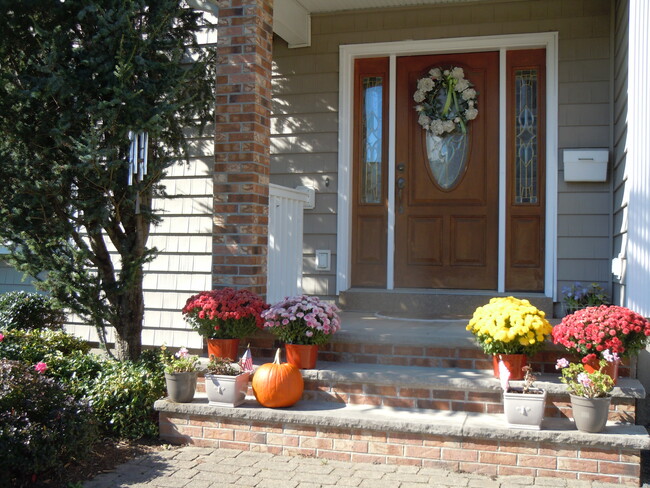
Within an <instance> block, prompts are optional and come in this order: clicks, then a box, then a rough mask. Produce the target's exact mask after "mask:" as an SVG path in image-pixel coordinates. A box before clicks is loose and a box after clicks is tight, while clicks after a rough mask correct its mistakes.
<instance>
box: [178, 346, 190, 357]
mask: <svg viewBox="0 0 650 488" xmlns="http://www.w3.org/2000/svg"><path fill="white" fill-rule="evenodd" d="M189 355H190V352H189V351H188V350H187V348H186V347H181V348H180V349H179V350H178V352H177V353H176V354H174V356H176V357H177V358H179V359H180V358H186V357H187V356H189Z"/></svg>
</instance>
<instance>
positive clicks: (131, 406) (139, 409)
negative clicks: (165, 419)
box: [86, 360, 165, 439]
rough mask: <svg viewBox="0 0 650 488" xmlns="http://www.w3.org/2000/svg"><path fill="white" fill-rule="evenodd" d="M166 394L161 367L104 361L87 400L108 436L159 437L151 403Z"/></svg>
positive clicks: (89, 388) (156, 419) (138, 363)
mask: <svg viewBox="0 0 650 488" xmlns="http://www.w3.org/2000/svg"><path fill="white" fill-rule="evenodd" d="M164 393H165V377H164V374H163V369H162V364H160V363H158V364H157V365H155V367H154V368H151V367H150V365H148V364H144V363H140V362H132V361H122V362H120V361H113V360H106V361H105V362H104V363H103V364H102V370H101V371H100V372H99V374H98V375H97V377H96V378H95V379H94V380H93V381H92V383H91V384H90V385H89V387H88V392H87V396H86V398H87V399H88V401H89V402H90V404H91V405H92V406H93V409H94V411H95V415H96V416H97V419H98V421H99V423H100V427H101V428H102V429H103V430H104V433H105V434H107V435H111V436H115V437H122V438H128V439H139V438H141V437H155V436H157V435H158V417H157V415H156V412H155V411H154V410H153V404H154V402H155V401H156V400H158V399H159V398H161V397H162V396H163V395H164Z"/></svg>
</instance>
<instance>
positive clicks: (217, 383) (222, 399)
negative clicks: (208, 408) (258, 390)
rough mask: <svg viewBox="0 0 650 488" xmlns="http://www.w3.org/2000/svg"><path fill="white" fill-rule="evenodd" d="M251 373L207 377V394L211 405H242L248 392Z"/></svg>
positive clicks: (209, 375)
mask: <svg viewBox="0 0 650 488" xmlns="http://www.w3.org/2000/svg"><path fill="white" fill-rule="evenodd" d="M249 376H250V373H241V374H239V375H237V376H225V375H220V374H206V375H205V392H206V393H207V395H208V401H209V404H210V405H215V406H218V407H236V406H237V405H241V404H242V403H243V402H244V399H245V398H246V392H247V391H248V377H249Z"/></svg>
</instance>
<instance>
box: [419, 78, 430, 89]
mask: <svg viewBox="0 0 650 488" xmlns="http://www.w3.org/2000/svg"><path fill="white" fill-rule="evenodd" d="M431 90H433V80H432V79H431V78H420V79H419V80H418V91H423V92H428V91H431Z"/></svg>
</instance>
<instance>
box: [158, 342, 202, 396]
mask: <svg viewBox="0 0 650 488" xmlns="http://www.w3.org/2000/svg"><path fill="white" fill-rule="evenodd" d="M161 362H162V363H163V364H164V369H165V383H166V385H167V395H168V397H169V399H170V400H171V401H173V402H176V403H189V402H191V401H192V400H193V399H194V392H195V391H196V377H197V375H198V370H197V366H198V364H199V358H198V356H193V355H191V354H190V353H189V351H188V350H187V349H186V348H185V347H181V348H180V349H179V350H178V352H176V354H174V355H172V354H170V353H169V352H167V349H166V348H165V346H163V347H162V351H161Z"/></svg>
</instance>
